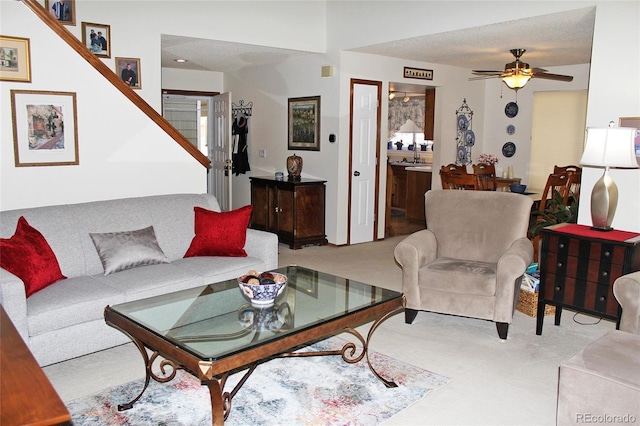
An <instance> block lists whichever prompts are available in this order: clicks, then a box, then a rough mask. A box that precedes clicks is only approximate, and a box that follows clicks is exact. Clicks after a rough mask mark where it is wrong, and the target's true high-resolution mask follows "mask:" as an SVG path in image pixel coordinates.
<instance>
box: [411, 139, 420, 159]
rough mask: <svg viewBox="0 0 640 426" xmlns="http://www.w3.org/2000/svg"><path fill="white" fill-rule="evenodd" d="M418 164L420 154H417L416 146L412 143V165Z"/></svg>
mask: <svg viewBox="0 0 640 426" xmlns="http://www.w3.org/2000/svg"><path fill="white" fill-rule="evenodd" d="M419 162H420V154H419V153H418V144H417V143H416V141H415V140H414V141H413V163H414V164H418V163H419Z"/></svg>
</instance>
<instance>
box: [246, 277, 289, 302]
mask: <svg viewBox="0 0 640 426" xmlns="http://www.w3.org/2000/svg"><path fill="white" fill-rule="evenodd" d="M271 274H272V275H273V277H274V281H275V282H274V283H270V284H259V283H247V282H245V281H247V277H248V276H247V275H242V276H240V277H238V286H239V287H240V290H241V291H242V293H243V294H244V295H245V296H246V297H247V298H248V299H249V300H250V301H251V303H252V304H254V305H258V306H269V305H273V302H274V301H275V300H276V298H277V297H278V296H280V295H281V294H282V292H283V291H284V288H285V286H286V285H287V276H286V275H283V274H279V273H277V272H271Z"/></svg>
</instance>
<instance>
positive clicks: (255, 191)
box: [251, 180, 271, 230]
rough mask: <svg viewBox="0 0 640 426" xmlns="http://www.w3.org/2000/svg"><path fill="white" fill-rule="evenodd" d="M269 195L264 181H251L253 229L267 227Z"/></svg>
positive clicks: (264, 228)
mask: <svg viewBox="0 0 640 426" xmlns="http://www.w3.org/2000/svg"><path fill="white" fill-rule="evenodd" d="M269 204H270V203H269V197H268V185H267V183H266V182H263V181H258V180H252V181H251V205H252V206H253V209H252V212H251V227H252V228H255V229H261V230H267V229H269V216H270V213H271V212H270V211H269Z"/></svg>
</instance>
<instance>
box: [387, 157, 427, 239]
mask: <svg viewBox="0 0 640 426" xmlns="http://www.w3.org/2000/svg"><path fill="white" fill-rule="evenodd" d="M422 167H427V166H424V165H423V166H421V168H422ZM412 168H413V167H407V166H404V165H393V164H390V165H389V166H388V168H387V216H386V217H387V222H389V221H390V220H391V209H394V210H402V211H404V212H405V218H406V219H407V220H409V221H411V222H420V223H424V221H425V217H424V194H425V192H427V191H428V190H430V189H431V171H430V170H412ZM387 228H388V227H387ZM387 230H388V231H389V228H388V229H387Z"/></svg>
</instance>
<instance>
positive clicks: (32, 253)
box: [0, 216, 67, 297]
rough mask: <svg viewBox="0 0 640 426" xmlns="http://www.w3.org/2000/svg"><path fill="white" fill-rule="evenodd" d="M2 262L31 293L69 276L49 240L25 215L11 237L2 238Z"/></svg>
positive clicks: (0, 250)
mask: <svg viewBox="0 0 640 426" xmlns="http://www.w3.org/2000/svg"><path fill="white" fill-rule="evenodd" d="M0 266H2V268H4V269H6V270H7V271H9V272H11V273H12V274H13V275H15V276H17V277H18V278H20V279H21V280H22V281H23V282H24V287H25V290H26V292H27V297H29V296H31V295H32V294H33V293H35V292H37V291H40V290H42V289H43V288H45V287H48V286H50V285H51V284H53V283H55V282H56V281H59V280H61V279H64V278H67V277H65V276H64V275H62V272H61V271H60V265H58V259H57V258H56V255H55V254H54V253H53V250H51V247H50V246H49V243H47V240H46V239H45V238H44V236H43V235H42V234H41V233H40V231H38V230H37V229H35V228H34V227H32V226H31V225H29V224H28V223H27V220H26V219H25V218H24V216H20V219H18V226H17V227H16V233H15V234H14V235H13V236H12V237H11V238H0Z"/></svg>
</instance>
